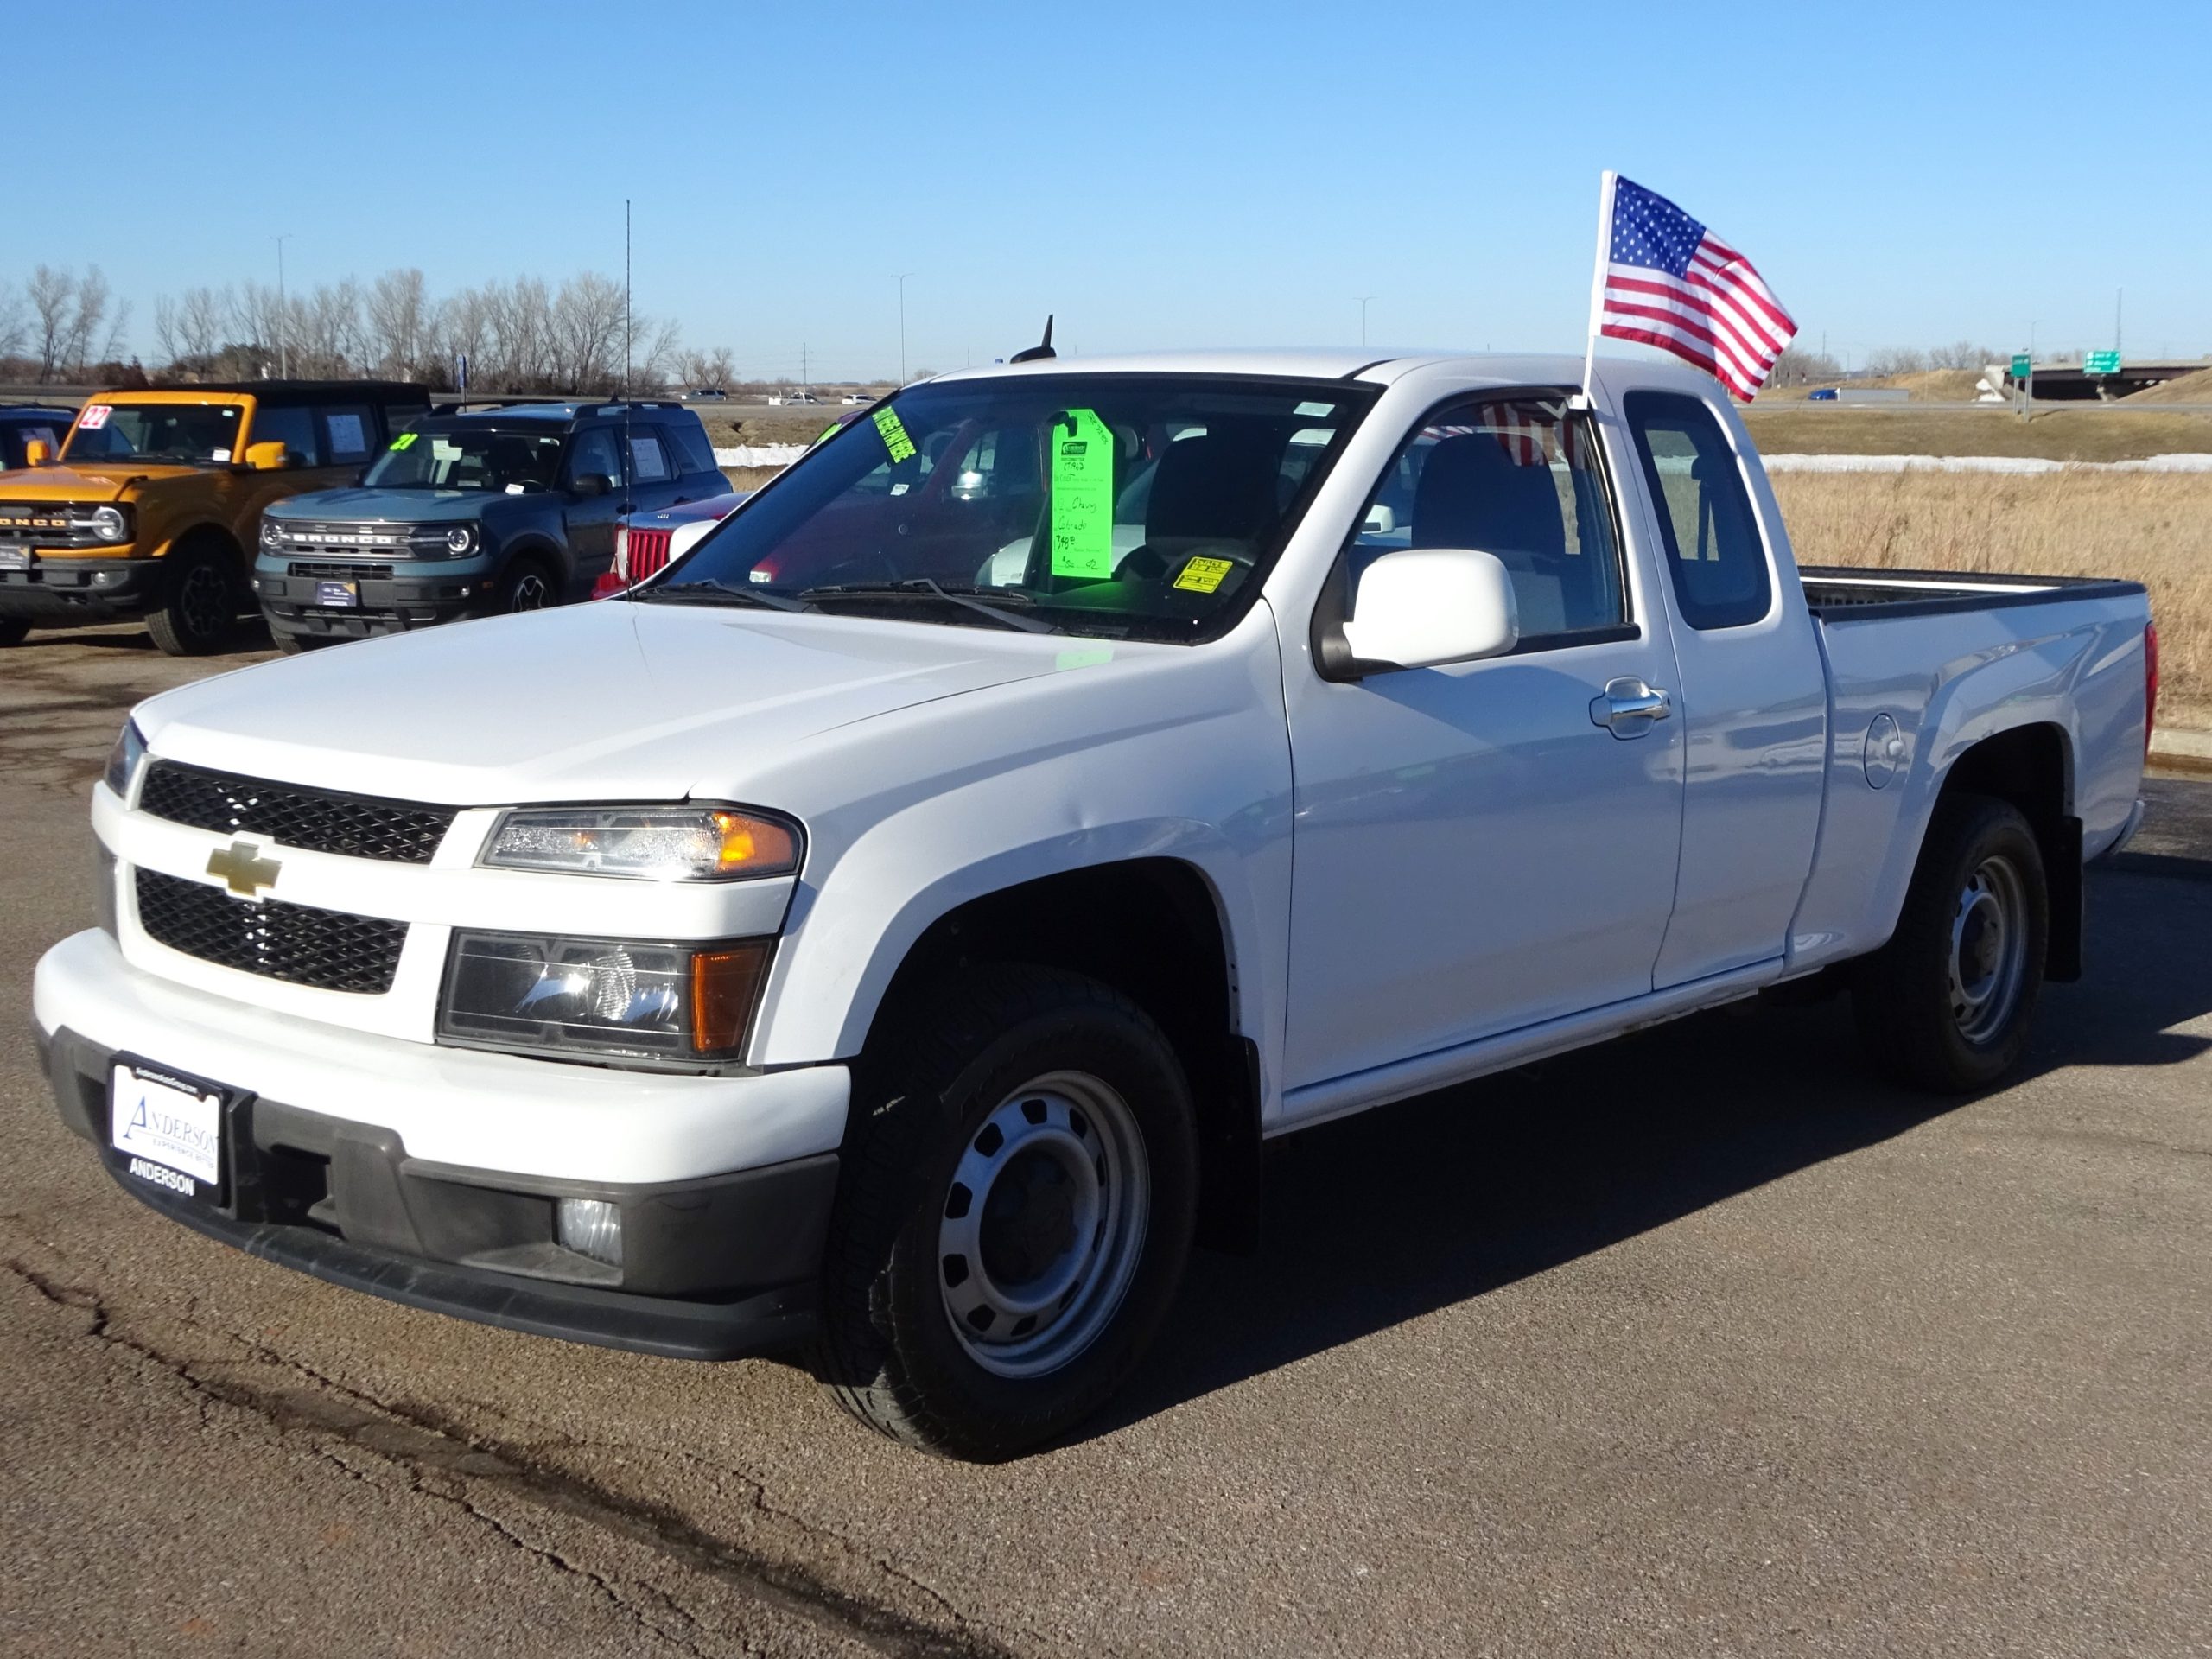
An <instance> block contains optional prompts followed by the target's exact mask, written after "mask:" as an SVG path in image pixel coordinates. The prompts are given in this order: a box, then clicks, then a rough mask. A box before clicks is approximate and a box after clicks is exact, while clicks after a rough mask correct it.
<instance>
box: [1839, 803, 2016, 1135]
mask: <svg viewBox="0 0 2212 1659" xmlns="http://www.w3.org/2000/svg"><path fill="white" fill-rule="evenodd" d="M2049 941H2050V893H2049V890H2048V888H2047V887H2046V885H2045V882H2044V865H2043V849H2042V848H2041V846H2040V845H2039V844H2038V843H2037V841H2036V836H2035V831H2034V830H2033V829H2031V828H2030V827H2029V824H2028V821H2027V820H2026V819H2025V818H2024V817H2022V816H2021V815H2020V811H2019V809H2018V807H2015V806H2013V805H2012V804H2011V803H2010V802H2007V801H1999V800H1993V799H1990V798H1986V797H1983V796H1961V797H1957V798H1953V799H1949V800H1946V801H1943V802H1942V803H1941V804H1938V806H1937V808H1936V817H1935V819H1934V821H1933V822H1932V823H1930V824H1929V829H1928V839H1927V841H1926V842H1925V843H1923V846H1922V848H1921V852H1920V863H1919V865H1918V867H1917V868H1916V869H1915V870H1914V871H1913V876H1912V885H1911V886H1910V888H1908V889H1907V891H1906V893H1905V900H1904V912H1903V913H1902V914H1900V915H1899V917H1898V918H1897V931H1896V933H1894V934H1893V935H1891V939H1890V942H1889V944H1886V945H1885V946H1883V947H1882V949H1881V950H1879V951H1878V952H1876V953H1875V954H1874V955H1873V956H1872V957H1868V958H1867V959H1866V962H1865V963H1863V964H1861V966H1860V968H1859V974H1858V977H1857V980H1856V982H1855V983H1854V985H1853V990H1852V1001H1853V1007H1854V1011H1855V1012H1856V1014H1857V1015H1858V1021H1859V1033H1860V1035H1861V1037H1862V1038H1863V1039H1864V1040H1865V1042H1866V1046H1867V1048H1868V1050H1869V1051H1870V1052H1872V1055H1873V1056H1874V1058H1875V1059H1876V1060H1877V1061H1878V1062H1879V1063H1880V1064H1881V1065H1882V1066H1883V1067H1884V1069H1885V1070H1886V1071H1889V1072H1890V1073H1891V1075H1892V1076H1894V1077H1897V1079H1898V1080H1899V1081H1900V1082H1903V1083H1907V1084H1913V1085H1914V1086H1916V1087H1918V1088H1923V1089H1929V1090H1936V1091H1939V1092H1942V1093H1945V1094H1962V1093H1965V1092H1967V1091H1968V1090H1974V1089H1980V1088H1985V1087H1986V1086H1987V1085H1988V1084H1993V1083H1994V1082H1996V1081H1997V1079H1998V1078H1999V1077H2002V1076H2004V1074H2005V1072H2007V1071H2010V1070H2012V1067H2013V1065H2015V1064H2017V1063H2018V1060H2019V1058H2020V1053H2021V1051H2022V1050H2023V1049H2024V1048H2025V1047H2026V1046H2027V1041H2028V1028H2029V1025H2030V1021H2031V1016H2032V1015H2033V1014H2034V1012H2035V1005H2036V997H2037V993H2038V992H2040V991H2041V989H2042V988H2043V976H2044V952H2045V950H2046V949H2047V947H2048V944H2049Z"/></svg>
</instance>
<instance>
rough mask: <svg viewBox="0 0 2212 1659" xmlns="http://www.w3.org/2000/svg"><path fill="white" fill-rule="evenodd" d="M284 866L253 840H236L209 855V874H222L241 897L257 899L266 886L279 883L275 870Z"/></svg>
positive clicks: (233, 891) (232, 889)
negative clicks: (256, 847) (257, 848)
mask: <svg viewBox="0 0 2212 1659" xmlns="http://www.w3.org/2000/svg"><path fill="white" fill-rule="evenodd" d="M283 868H284V867H283V865H281V864H279V863H278V862H277V861H276V860H275V859H273V858H264V857H262V856H261V855H259V854H258V853H257V852H255V851H254V849H253V847H252V845H251V843H250V842H243V841H234V842H232V843H231V844H230V845H229V846H227V847H226V848H224V849H221V850H220V851H219V852H213V853H210V854H208V855H207V874H210V875H219V876H221V877H222V878H223V880H225V881H226V882H227V883H228V884H229V886H230V889H231V891H232V893H236V894H238V897H239V898H241V899H258V898H259V897H260V896H261V890H262V889H263V888H264V887H275V886H276V885H277V871H279V870H281V869H283Z"/></svg>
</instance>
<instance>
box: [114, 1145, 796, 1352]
mask: <svg viewBox="0 0 2212 1659" xmlns="http://www.w3.org/2000/svg"><path fill="white" fill-rule="evenodd" d="M103 1162H105V1160H103ZM107 1170H108V1173H109V1174H111V1175H112V1176H113V1177H114V1178H115V1181H116V1184H117V1185H118V1186H121V1187H122V1188H123V1189H124V1191H125V1192H129V1193H130V1195H131V1197H133V1198H137V1199H138V1200H139V1202H141V1203H142V1204H144V1205H148V1206H149V1207H150V1208H152V1209H155V1210H158V1211H161V1212H162V1214H163V1215H165V1216H167V1217H168V1218H169V1219H170V1220H172V1221H178V1222H181V1223H183V1224H185V1225H186V1226H188V1227H189V1228H191V1229H192V1230H194V1231H195V1232H200V1233H205V1234H206V1235H207V1236H208V1237H210V1238H213V1239H219V1240H221V1241H222V1242H223V1243H226V1244H232V1245H235V1246H236V1247H237V1248H238V1249H242V1250H244V1251H245V1253H246V1254H247V1255H257V1256H259V1257H260V1258H261V1259H262V1260H263V1261H264V1262H276V1263H277V1265H278V1266H279V1267H285V1268H297V1269H298V1270H299V1271H300V1272H302V1273H311V1274H314V1275H315V1277H316V1278H318V1279H321V1280H324V1281H327V1282H328V1283H330V1284H334V1285H341V1286H343V1287H345V1288H346V1289H347V1290H365V1291H367V1292H368V1293H369V1294H371V1295H372V1296H381V1297H383V1298H384V1299H385V1300H387V1301H393V1302H402V1303H404V1304H405V1305H406V1306H409V1307H420V1308H426V1309H428V1310H429V1312H431V1313H450V1314H452V1315H454V1317H456V1318H458V1319H471V1320H474V1321H475V1322H476V1323H477V1324H479V1325H498V1326H499V1327H500V1328H501V1329H502V1330H506V1331H521V1332H527V1333H528V1334H530V1335H531V1336H537V1337H561V1338H565V1339H567V1340H568V1341H569V1342H581V1343H588V1344H591V1345H592V1346H594V1347H598V1348H620V1349H625V1350H627V1351H630V1352H632V1353H640V1354H657V1355H658V1356H660V1357H663V1358H664V1359H699V1360H722V1359H742V1358H744V1357H747V1356H748V1355H752V1354H765V1353H773V1352H775V1351H779V1350H780V1349H787V1348H793V1347H797V1346H799V1345H801V1344H804V1342H806V1340H807V1339H808V1338H810V1337H811V1336H812V1335H813V1334H814V1331H815V1296H814V1287H813V1285H812V1284H811V1282H810V1283H807V1284H804V1285H789V1286H785V1287H781V1288H779V1289H776V1290H769V1291H762V1292H760V1293H759V1294H755V1295H752V1296H747V1297H746V1298H744V1299H743V1300H739V1301H734V1302H687V1301H678V1300H675V1299H673V1298H671V1297H661V1296H636V1295H629V1294H624V1293H623V1292H620V1291H611V1290H594V1289H593V1288H591V1287H588V1286H583V1285H555V1284H550V1283H547V1282H544V1281H532V1280H518V1279H515V1278H512V1277H511V1276H510V1275H508V1274H500V1273H493V1272H490V1271H488V1270H486V1269H485V1268H464V1267H457V1266H454V1265H451V1264H448V1263H445V1262H423V1261H417V1260H414V1259H411V1258H410V1257H407V1256H403V1255H397V1254H396V1253H394V1252H391V1251H388V1250H370V1249H360V1248H359V1247H358V1246H355V1245H352V1244H348V1243H346V1241H345V1240H343V1239H340V1238H334V1237H332V1236H330V1235H329V1234H327V1233H324V1232H320V1231H318V1230H315V1229H314V1228H312V1227H285V1226H279V1225H276V1224H271V1223H268V1222H248V1221H238V1220H235V1219H233V1218H232V1217H228V1216H226V1215H224V1214H222V1213H221V1212H220V1211H213V1210H208V1209H207V1208H205V1207H203V1206H201V1205H195V1204H193V1203H192V1202H190V1201H189V1200H187V1199H181V1198H167V1197H165V1196H164V1195H163V1194H162V1192H160V1191H159V1190H158V1189H156V1188H154V1187H150V1186H149V1185H146V1184H145V1183H143V1182H142V1181H138V1180H136V1179H132V1178H131V1177H130V1175H128V1174H125V1173H124V1172H123V1171H122V1170H120V1169H118V1168H117V1167H115V1166H114V1165H112V1164H108V1165H107Z"/></svg>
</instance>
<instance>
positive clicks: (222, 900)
mask: <svg viewBox="0 0 2212 1659" xmlns="http://www.w3.org/2000/svg"><path fill="white" fill-rule="evenodd" d="M137 887H138V925H140V926H141V927H143V928H144V929H145V930H146V932H147V934H148V936H149V938H153V939H155V940H156V941H158V942H159V943H161V944H165V945H167V946H168V948H169V949H170V950H181V951H183V952H184V954H185V955H187V956H188V957H199V958H200V960H201V961H202V962H212V963H215V964H216V965H217V966H219V967H223V968H235V969H238V970H239V971H240V972H242V973H248V974H261V975H264V976H266V977H268V978H270V979H281V980H283V981H284V982H286V983H287V984H291V985H308V986H312V987H313V988H315V989H316V990H319V991H352V992H354V993H357V994H359V995H367V996H377V995H382V994H383V993H385V992H386V991H388V990H390V989H391V981H392V976H393V975H395V974H396V973H397V972H398V971H399V949H400V947H401V946H402V945H403V944H406V943H407V924H406V923H404V922H391V921H385V920H384V919H383V918H380V917H375V916H348V915H346V913H345V912H342V911H335V910H319V909H317V908H316V907H315V906H312V905H288V904H285V903H283V902H282V901H281V900H279V899H263V900H261V902H260V903H258V904H253V903H250V902H248V901H247V900H245V899H233V898H232V897H231V896H230V895H229V894H228V893H225V892H224V891H223V889H222V888H220V887H208V886H207V885H205V884H204V883H201V882H198V881H184V880H179V879H178V878H177V877H175V876H173V875H163V874H162V873H161V872H160V871H158V870H145V869H142V870H140V871H138V872H137Z"/></svg>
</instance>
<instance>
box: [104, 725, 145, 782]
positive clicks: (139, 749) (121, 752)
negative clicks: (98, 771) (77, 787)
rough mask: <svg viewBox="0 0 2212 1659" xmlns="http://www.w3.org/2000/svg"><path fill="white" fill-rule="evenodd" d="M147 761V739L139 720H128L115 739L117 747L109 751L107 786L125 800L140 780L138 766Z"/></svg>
mask: <svg viewBox="0 0 2212 1659" xmlns="http://www.w3.org/2000/svg"><path fill="white" fill-rule="evenodd" d="M145 763H146V740H145V738H144V737H143V736H142V735H140V734H139V731H138V722H137V721H135V720H127V721H124V722H123V730H122V731H121V733H119V734H118V735H117V737H116V740H115V747H113V748H112V749H111V750H109V751H108V757H107V773H106V779H107V786H108V787H109V788H110V789H111V790H113V791H115V792H116V793H117V794H118V796H120V797H121V798H123V799H124V800H125V801H128V800H130V786H131V785H133V784H135V783H137V781H138V768H139V767H141V766H143V765H145Z"/></svg>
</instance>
